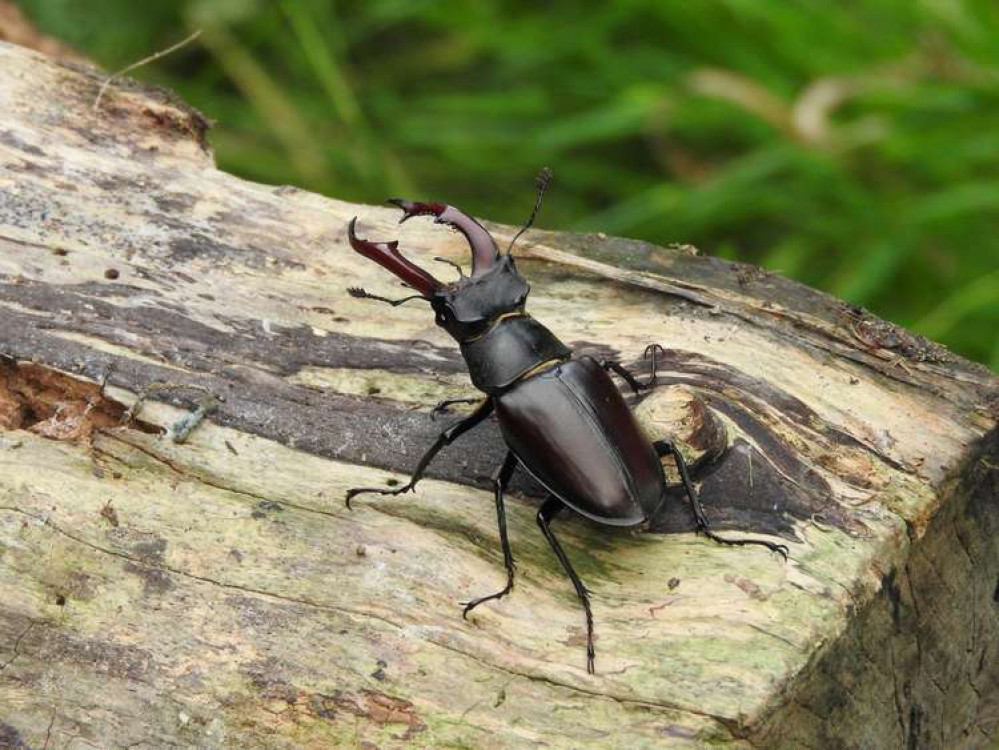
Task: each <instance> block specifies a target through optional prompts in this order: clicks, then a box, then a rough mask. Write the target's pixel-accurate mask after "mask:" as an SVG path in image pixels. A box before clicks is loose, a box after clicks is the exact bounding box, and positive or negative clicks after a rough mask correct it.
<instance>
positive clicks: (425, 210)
mask: <svg viewBox="0 0 999 750" xmlns="http://www.w3.org/2000/svg"><path fill="white" fill-rule="evenodd" d="M387 202H388V203H391V204H392V205H393V206H396V207H397V208H399V209H400V210H401V211H402V218H401V219H399V223H400V224H402V223H404V222H407V221H409V220H410V219H412V218H413V217H414V216H433V217H434V221H436V222H437V223H438V224H440V223H441V214H443V213H444V211H445V210H447V205H446V204H444V203H436V202H431V203H424V202H421V201H408V200H406V199H405V198H389V199H388V201H387Z"/></svg>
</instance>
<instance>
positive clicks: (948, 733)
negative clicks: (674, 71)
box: [0, 43, 999, 748]
mask: <svg viewBox="0 0 999 750" xmlns="http://www.w3.org/2000/svg"><path fill="white" fill-rule="evenodd" d="M102 80H103V79H102V76H101V75H100V74H99V73H98V72H96V71H94V70H92V69H90V68H86V67H81V66H79V65H71V64H67V63H60V62H57V61H54V60H51V59H48V58H46V57H44V56H42V55H40V54H38V53H34V52H29V51H27V50H25V49H22V48H19V47H15V46H13V45H8V44H2V43H0V354H2V355H3V363H2V367H0V745H3V746H11V747H32V748H49V747H59V748H63V747H70V748H82V747H139V746H142V745H143V744H144V745H145V746H148V747H167V746H176V747H198V748H214V747H238V748H301V747H315V748H325V747H333V746H359V747H374V746H377V747H402V746H407V745H412V746H420V747H432V746H469V747H521V746H524V745H526V744H537V745H542V744H544V745H547V746H550V747H583V746H602V747H607V746H621V747H625V746H627V747H642V746H653V745H655V746H657V747H674V746H675V747H692V746H703V745H705V744H712V743H713V744H712V746H721V747H732V748H744V747H755V746H760V747H788V748H802V747H816V748H817V747H822V748H828V747H871V748H874V747H877V748H889V747H908V748H916V747H918V748H952V747H985V746H988V745H989V743H990V742H991V741H992V740H993V738H994V737H995V733H996V728H997V722H999V715H997V712H999V692H997V681H999V668H997V666H996V651H997V648H999V646H997V644H999V605H997V601H999V586H997V581H999V542H997V540H999V533H997V531H999V509H997V505H996V499H997V495H999V493H997V482H999V437H997V434H999V433H997V431H996V420H997V405H999V390H997V382H996V379H995V378H994V377H993V376H992V375H991V374H990V373H989V372H988V371H987V370H985V369H984V368H981V367H978V366H976V365H972V364H970V363H968V362H965V361H963V360H961V359H959V358H957V357H955V356H953V355H951V354H950V353H949V352H947V351H946V350H945V349H943V348H942V347H939V346H937V345H935V344H932V343H931V342H927V341H925V340H923V339H920V338H919V337H916V336H913V335H911V334H909V333H907V332H905V331H904V330H902V329H899V328H897V327H895V326H893V325H891V324H889V323H886V322H884V321H881V320H878V319H876V318H874V317H873V316H871V315H870V314H868V313H866V312H865V311H863V310H859V309H854V308H851V307H849V306H848V305H846V304H844V303H842V302H839V301H837V300H835V299H832V298H830V297H828V296H826V295H824V294H821V293H819V292H816V291H814V290H811V289H808V288H806V287H803V286H801V285H799V284H797V283H795V282H792V281H789V280H787V279H783V278H780V277H779V276H776V275H773V274H770V273H768V272H765V271H761V270H760V269H757V268H754V267H751V266H746V265H739V264H732V263H727V262H724V261H721V260H718V259H716V258H712V257H708V256H702V255H700V254H699V253H697V252H696V251H695V250H693V249H692V248H690V247H686V246H683V247H681V246H676V247H671V248H665V249H664V248H658V247H654V246H651V245H648V244H645V243H640V242H634V241H629V240H622V239H614V238H605V237H603V236H599V235H598V236H579V235H569V234H563V233H543V232H533V233H531V234H529V235H528V236H527V237H526V238H525V239H524V240H523V241H522V244H520V245H519V246H518V249H517V251H516V253H517V255H518V263H519V265H520V268H521V269H522V271H523V272H524V273H525V275H526V276H527V277H528V278H529V279H530V281H531V283H532V285H533V293H532V296H531V299H530V311H531V312H532V314H533V315H534V316H535V317H537V318H538V319H539V320H541V321H543V322H545V323H546V324H547V325H549V326H550V327H551V328H552V329H553V330H554V331H555V332H556V334H557V335H559V337H560V338H561V339H562V340H564V341H566V342H567V343H571V346H572V347H573V349H574V350H575V352H577V353H579V354H587V353H588V354H591V355H594V356H597V357H599V358H607V357H616V358H620V359H622V360H623V361H624V363H625V364H626V365H628V366H629V367H631V368H633V369H635V370H641V369H642V368H643V367H645V366H646V365H645V364H644V363H643V362H642V361H641V356H640V355H641V352H642V351H643V349H644V348H645V346H646V345H647V344H649V343H651V342H657V343H659V344H661V345H662V346H663V347H664V348H665V350H666V352H665V355H664V357H663V359H662V362H661V364H660V368H661V369H660V383H661V387H659V388H658V389H655V390H654V391H652V392H651V393H650V394H649V395H647V396H644V397H643V398H642V399H641V401H640V403H636V409H637V410H638V412H639V414H640V415H641V417H642V419H643V420H644V423H645V425H646V426H647V428H648V430H649V431H650V433H652V434H654V435H656V436H665V435H670V436H672V437H674V438H676V439H677V440H678V441H680V442H681V443H682V444H683V446H684V452H685V453H686V454H688V456H689V458H690V460H691V461H692V463H693V464H694V467H695V480H696V481H697V483H698V486H699V488H700V493H701V497H702V500H703V503H704V505H705V506H706V508H707V512H708V515H709V517H710V519H711V521H712V522H713V523H714V524H715V525H716V526H717V527H718V528H720V529H723V530H724V532H723V533H727V534H729V535H736V534H738V533H741V532H745V533H749V534H751V535H753V536H754V537H756V538H767V539H771V540H774V541H783V542H784V543H786V544H787V545H788V546H789V547H790V550H791V555H790V560H789V561H788V562H786V563H784V562H782V561H781V560H780V558H779V557H778V556H776V555H774V554H772V553H769V552H767V551H766V550H763V549H757V548H728V547H720V546H718V545H715V544H713V543H711V542H710V541H708V540H705V539H703V538H701V537H698V536H697V535H695V534H694V533H693V531H692V529H693V524H692V519H691V518H690V515H689V511H688V508H687V506H686V504H685V503H684V501H683V500H682V496H681V495H679V494H675V500H676V501H675V502H674V503H672V506H671V509H670V511H669V513H667V514H666V517H665V518H664V519H661V520H660V521H659V522H657V524H656V525H655V528H654V529H653V530H652V532H651V533H647V534H641V535H631V534H626V533H621V532H616V531H614V530H613V529H608V528H606V527H601V526H596V525H593V524H590V523H587V522H584V521H582V520H580V519H578V518H573V519H569V518H566V519H561V518H560V519H559V521H558V522H557V533H558V534H559V535H560V538H561V539H562V540H563V543H564V545H565V546H566V548H567V552H568V555H569V557H570V558H571V559H572V560H573V562H574V564H575V565H576V567H577V569H578V570H579V572H580V574H581V576H582V578H583V580H584V581H585V582H586V584H587V586H588V587H589V589H590V590H591V591H592V597H593V603H594V613H595V618H596V632H597V642H596V646H597V674H596V675H588V674H587V673H586V668H585V666H586V665H585V655H584V650H583V635H584V632H585V631H584V623H583V617H582V613H581V611H580V609H579V606H578V602H577V601H576V598H575V594H574V592H573V590H572V588H571V587H570V585H569V583H568V581H567V580H566V579H565V577H564V576H563V574H562V573H561V570H560V568H559V566H558V562H557V560H556V559H555V558H554V556H553V555H552V554H551V552H550V551H549V549H548V548H547V546H546V545H545V543H544V540H543V538H542V537H541V535H540V534H539V533H538V530H537V528H536V526H535V522H534V515H535V513H536V510H537V504H538V503H537V496H538V491H537V488H536V487H535V486H533V485H532V484H530V482H529V481H527V480H526V479H524V478H523V477H522V476H519V477H518V481H517V483H516V484H515V487H514V493H513V495H512V496H511V498H510V500H509V502H508V510H507V515H508V520H509V525H510V535H511V539H512V543H513V548H514V554H515V557H516V559H517V565H518V569H517V583H516V588H515V589H514V591H513V593H512V594H511V595H510V596H508V597H506V598H504V599H503V600H501V601H499V602H491V603H489V604H486V605H484V606H482V607H480V608H479V609H477V610H476V611H475V612H474V613H473V615H472V616H471V617H470V618H469V620H468V621H467V622H466V621H464V620H463V619H462V617H461V614H460V608H459V606H458V604H457V602H458V601H461V600H468V599H470V598H473V597H475V596H478V595H481V594H484V593H488V592H489V591H492V590H494V589H495V588H498V587H499V586H500V584H501V582H502V580H503V576H504V574H503V565H502V555H501V554H500V549H499V542H498V538H497V532H496V522H495V511H494V506H493V498H492V493H491V490H490V482H489V476H490V475H491V473H492V472H493V471H494V470H495V468H496V467H497V466H498V465H499V463H500V461H501V459H502V456H503V451H504V448H503V444H502V441H501V439H500V437H499V434H498V431H497V429H496V428H495V426H494V425H492V424H487V425H485V426H484V427H483V428H481V429H479V430H476V431H474V432H472V433H470V434H469V435H467V436H466V437H465V438H463V439H462V440H460V441H459V442H457V443H455V444H454V445H453V446H451V447H449V448H448V449H446V450H445V451H444V452H443V453H442V455H441V456H440V458H439V459H438V460H437V461H436V462H435V463H434V464H433V465H432V468H431V471H430V477H431V478H430V479H428V480H425V481H424V482H422V483H421V484H420V486H419V491H418V492H416V493H414V494H408V495H404V496H401V497H394V498H385V497H373V496H362V497H359V498H358V499H357V502H356V503H355V509H354V510H353V511H352V512H351V511H348V510H347V509H346V508H345V507H344V504H343V496H344V492H345V490H346V489H347V488H349V487H352V486H367V485H372V484H374V485H380V484H383V483H385V482H389V481H395V482H403V481H405V478H406V475H407V473H408V472H409V471H410V470H412V468H413V467H414V465H415V463H416V461H417V460H418V458H419V456H420V455H421V453H422V452H423V451H424V450H425V448H426V447H427V446H428V445H429V444H430V442H432V440H433V439H434V437H435V436H436V434H437V433H438V431H439V430H441V429H442V426H443V425H444V424H446V423H447V422H448V420H443V421H442V420H437V421H434V420H432V418H431V414H430V407H431V406H432V405H433V404H434V403H435V402H436V401H438V400H439V399H442V398H448V397H460V396H469V395H474V392H473V390H472V388H471V386H470V385H469V383H468V381H467V378H466V376H465V374H464V368H463V364H462V361H461V358H460V356H459V354H458V352H457V348H456V346H455V345H454V343H453V342H452V341H451V340H450V339H449V338H448V337H447V336H446V335H445V334H444V333H443V332H442V331H441V330H440V329H438V328H436V327H435V326H434V324H433V318H432V315H431V314H430V313H429V312H428V311H427V310H426V309H423V308H420V307H419V306H418V305H414V306H403V307H398V308H390V307H387V306H384V305H378V304H377V303H373V302H370V301H366V300H359V299H354V298H352V297H351V296H349V295H348V294H347V292H346V289H347V287H349V286H364V287H366V288H368V289H369V290H371V291H373V292H376V293H382V294H385V295H387V296H395V294H394V290H395V291H397V290H398V287H396V286H395V285H394V284H393V282H392V281H391V279H390V278H389V277H388V276H387V275H386V274H385V273H384V272H382V271H381V270H380V269H379V268H378V267H377V266H375V265H374V264H372V263H370V262H368V261H366V260H365V259H363V258H361V257H360V256H358V255H356V254H354V253H353V252H351V250H350V248H349V247H348V245H347V244H346V241H345V237H346V223H347V221H348V220H349V219H350V218H351V217H352V216H354V215H357V216H359V226H360V227H361V230H362V233H363V234H364V235H365V236H368V237H371V238H377V239H392V238H394V237H397V236H398V237H399V238H400V240H401V244H400V247H402V248H404V250H405V252H406V253H407V254H408V255H409V256H410V257H411V258H413V259H414V260H415V261H416V262H417V263H418V264H420V265H422V266H424V267H429V266H430V265H431V264H432V263H433V260H432V258H433V257H434V256H442V257H445V258H447V259H449V260H452V261H455V262H467V258H466V257H465V256H466V251H465V249H464V246H463V243H462V241H461V239H460V237H457V236H455V235H452V234H448V233H446V232H442V231H441V228H440V227H437V226H434V225H433V224H431V223H429V222H426V223H424V224H423V225H420V223H419V222H417V221H414V222H409V223H407V224H406V225H405V226H404V227H400V226H398V225H397V224H396V223H395V221H396V218H397V214H396V212H395V211H394V210H390V209H383V208H376V207H368V206H356V205H351V204H347V203H343V202H339V201H336V200H331V199H328V198H324V197H322V196H318V195H314V194H309V193H306V192H303V191H301V190H297V189H295V188H291V187H273V186H266V185H258V184H253V183H250V182H246V181H244V180H241V179H238V178H236V177H233V176H232V175H228V174H226V173H224V172H221V171H219V170H217V169H216V168H215V165H214V162H213V158H212V154H211V150H210V147H209V145H208V142H207V140H206V131H207V130H208V124H207V122H206V121H205V119H204V118H203V117H202V116H201V115H200V114H198V113H197V112H195V111H194V110H192V109H191V108H189V107H188V106H186V105H185V104H183V103H182V102H180V101H178V100H176V98H175V97H173V96H172V95H170V94H168V93H166V92H163V91H160V90H155V89H151V88H148V87H145V86H142V85H140V84H137V83H134V82H130V81H116V82H114V83H113V84H112V85H111V86H110V87H109V88H108V90H107V91H106V93H105V94H104V96H103V98H102V101H101V106H100V107H99V108H97V109H95V108H94V106H93V104H94V100H95V97H96V96H97V92H98V89H99V87H100V84H101V83H102ZM414 197H415V198H424V197H433V196H414ZM439 197H441V198H447V199H448V200H450V201H452V202H456V203H460V196H439ZM530 197H531V196H530V195H529V194H527V193H526V192H525V196H524V201H525V208H526V207H527V205H528V204H529V202H530ZM553 197H554V198H555V199H556V200H557V194H556V195H555V196H553ZM490 228H491V229H492V230H493V231H494V232H495V233H496V235H497V237H498V238H501V239H502V238H509V237H510V236H511V235H512V230H511V229H510V228H508V227H503V226H497V225H491V227H490ZM442 268H443V267H442ZM442 273H443V272H442ZM162 383H169V384H171V385H172V387H171V388H167V389H164V388H159V387H157V386H156V385H155V384H162ZM102 384H103V386H104V387H101V386H102ZM150 386H153V387H152V388H150ZM143 392H148V398H147V400H146V402H145V404H144V405H143V406H141V408H136V409H132V410H128V407H130V406H132V405H133V404H134V402H135V400H136V398H137V396H138V394H140V393H143ZM213 407H214V409H213ZM195 413H196V414H198V416H199V417H200V416H203V415H204V416H205V419H204V421H201V422H200V423H199V424H197V425H196V426H194V429H193V431H192V432H191V434H190V437H189V438H188V439H187V440H186V441H183V442H175V441H174V440H173V439H172V437H174V436H176V434H177V432H178V430H181V428H182V427H185V425H186V427H190V426H191V424H192V423H191V422H190V418H191V415H192V414H195ZM453 418H454V416H453V415H452V417H450V418H449V419H453ZM185 420H188V421H187V422H185ZM4 743H6V745H4Z"/></svg>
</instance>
